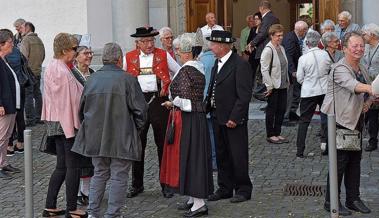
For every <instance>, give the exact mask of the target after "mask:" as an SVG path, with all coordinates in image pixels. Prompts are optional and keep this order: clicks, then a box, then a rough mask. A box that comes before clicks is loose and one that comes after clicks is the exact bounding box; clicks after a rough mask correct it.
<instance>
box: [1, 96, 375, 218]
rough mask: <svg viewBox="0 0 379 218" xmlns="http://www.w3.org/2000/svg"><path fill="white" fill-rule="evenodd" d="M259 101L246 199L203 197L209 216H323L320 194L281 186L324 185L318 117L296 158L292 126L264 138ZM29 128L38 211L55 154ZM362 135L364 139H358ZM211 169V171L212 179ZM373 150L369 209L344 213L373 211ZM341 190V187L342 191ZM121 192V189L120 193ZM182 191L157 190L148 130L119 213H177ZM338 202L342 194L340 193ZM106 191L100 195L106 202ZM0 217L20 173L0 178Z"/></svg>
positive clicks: (19, 202) (19, 163)
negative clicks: (134, 191) (136, 181)
mask: <svg viewBox="0 0 379 218" xmlns="http://www.w3.org/2000/svg"><path fill="white" fill-rule="evenodd" d="M264 106H265V105H264V104H262V103H258V102H256V103H253V104H251V110H250V116H249V117H250V119H251V120H250V121H249V125H248V126H249V156H250V178H251V180H252V182H253V186H254V188H253V194H252V199H251V200H250V201H247V202H243V203H240V204H232V203H230V202H229V201H228V200H221V201H218V202H208V207H209V216H208V217H212V218H216V217H246V218H254V217H257V218H258V217H268V218H271V217H283V218H286V217H328V216H329V213H327V212H326V211H324V209H323V202H324V196H320V197H307V196H300V197H299V196H287V195H285V194H284V192H283V188H284V186H285V185H286V184H308V185H326V175H327V164H328V159H327V156H321V155H320V148H319V145H320V143H319V139H318V136H317V135H318V133H319V130H320V128H319V126H320V124H319V120H318V119H317V117H315V119H314V120H313V121H312V123H311V125H310V127H309V131H308V138H307V144H306V152H305V154H306V158H305V159H296V157H295V154H296V145H295V141H296V133H297V127H296V126H291V127H285V126H284V127H283V128H282V130H283V135H284V136H288V138H289V139H290V143H289V144H281V145H274V144H269V143H267V142H266V133H265V125H264V113H263V112H262V111H260V110H259V108H261V107H264ZM31 129H32V131H33V155H34V156H33V159H34V162H33V169H34V191H33V194H34V211H35V217H41V212H42V210H43V208H44V204H45V199H46V192H47V187H48V182H49V178H50V175H51V173H52V171H53V169H54V166H55V157H54V156H50V155H47V154H43V153H40V152H39V151H38V145H39V143H40V138H41V135H42V131H43V128H42V125H39V126H36V127H33V128H31ZM366 143H367V140H365V141H364V145H365V144H366ZM8 160H9V162H10V163H11V164H12V165H14V166H16V167H19V168H23V166H24V162H23V161H24V159H23V155H22V154H16V155H15V156H13V157H10V158H8ZM216 179H217V173H214V181H215V185H216ZM378 185H379V151H374V152H363V158H362V171H361V198H362V199H363V200H364V201H365V202H366V203H367V204H368V206H369V207H370V208H371V209H372V213H371V214H369V215H363V214H359V213H356V212H353V215H352V216H350V217H370V218H371V217H372V218H374V217H379V189H378ZM64 189H65V187H62V189H61V192H60V194H59V199H58V202H59V203H58V207H59V208H65V205H64V202H65V201H64V198H65V196H64ZM342 193H344V190H343V191H342ZM120 194H126V193H120ZM185 199H186V198H185V197H183V196H179V195H175V197H174V198H171V199H165V198H163V196H162V195H161V193H160V185H159V180H158V163H157V154H156V148H155V144H154V143H153V139H152V132H151V131H150V132H149V140H148V146H147V151H146V164H145V191H144V193H142V194H140V195H139V196H137V197H135V198H132V199H127V203H126V205H125V207H124V209H123V211H124V215H125V217H141V218H142V217H164V218H170V217H181V216H182V212H180V211H178V210H177V209H176V206H177V203H178V202H182V201H184V200H185ZM341 199H342V202H344V199H345V195H344V194H342V195H341ZM106 200H107V196H105V199H104V200H103V201H104V202H103V205H104V206H105V205H106ZM0 217H1V218H3V217H7V218H8V217H24V175H23V173H21V174H16V175H14V178H13V179H12V180H7V181H6V180H0Z"/></svg>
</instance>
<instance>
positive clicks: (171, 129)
mask: <svg viewBox="0 0 379 218" xmlns="http://www.w3.org/2000/svg"><path fill="white" fill-rule="evenodd" d="M170 114H171V119H170V122H169V124H168V125H167V131H166V143H167V144H168V145H172V144H174V140H175V107H174V108H173V109H172V110H171V113H170Z"/></svg>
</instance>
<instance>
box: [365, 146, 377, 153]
mask: <svg viewBox="0 0 379 218" xmlns="http://www.w3.org/2000/svg"><path fill="white" fill-rule="evenodd" d="M376 149H378V146H377V145H367V147H366V148H365V151H368V152H370V151H375V150H376Z"/></svg>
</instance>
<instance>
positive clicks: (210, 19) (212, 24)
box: [201, 12, 224, 42]
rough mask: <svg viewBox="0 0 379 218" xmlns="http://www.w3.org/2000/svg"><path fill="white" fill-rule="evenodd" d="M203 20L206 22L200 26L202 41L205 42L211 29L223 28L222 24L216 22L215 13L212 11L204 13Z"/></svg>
mask: <svg viewBox="0 0 379 218" xmlns="http://www.w3.org/2000/svg"><path fill="white" fill-rule="evenodd" d="M205 21H206V22H207V24H206V25H205V26H203V27H201V33H202V34H203V40H204V42H206V39H205V38H206V37H209V36H211V33H212V31H213V30H224V28H222V26H220V25H217V24H216V21H217V20H216V15H215V14H214V13H213V12H209V13H207V14H206V15H205Z"/></svg>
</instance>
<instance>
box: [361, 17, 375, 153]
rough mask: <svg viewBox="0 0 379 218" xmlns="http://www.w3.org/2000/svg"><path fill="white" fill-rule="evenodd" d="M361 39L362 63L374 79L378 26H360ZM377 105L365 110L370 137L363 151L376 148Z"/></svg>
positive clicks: (371, 24)
mask: <svg viewBox="0 0 379 218" xmlns="http://www.w3.org/2000/svg"><path fill="white" fill-rule="evenodd" d="M362 35H363V39H364V40H365V43H366V49H365V53H364V56H363V61H362V62H363V63H364V64H365V66H366V67H367V69H368V73H369V76H370V78H371V79H372V80H374V79H375V78H376V77H377V76H378V74H379V51H378V49H379V26H378V25H376V24H373V23H370V24H367V25H364V26H363V28H362ZM378 118H379V106H378V105H372V106H371V108H370V110H369V111H368V112H367V120H368V127H369V128H368V133H369V135H370V139H369V140H368V145H367V147H366V148H365V151H374V150H376V149H377V148H378V130H379V123H378Z"/></svg>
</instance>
